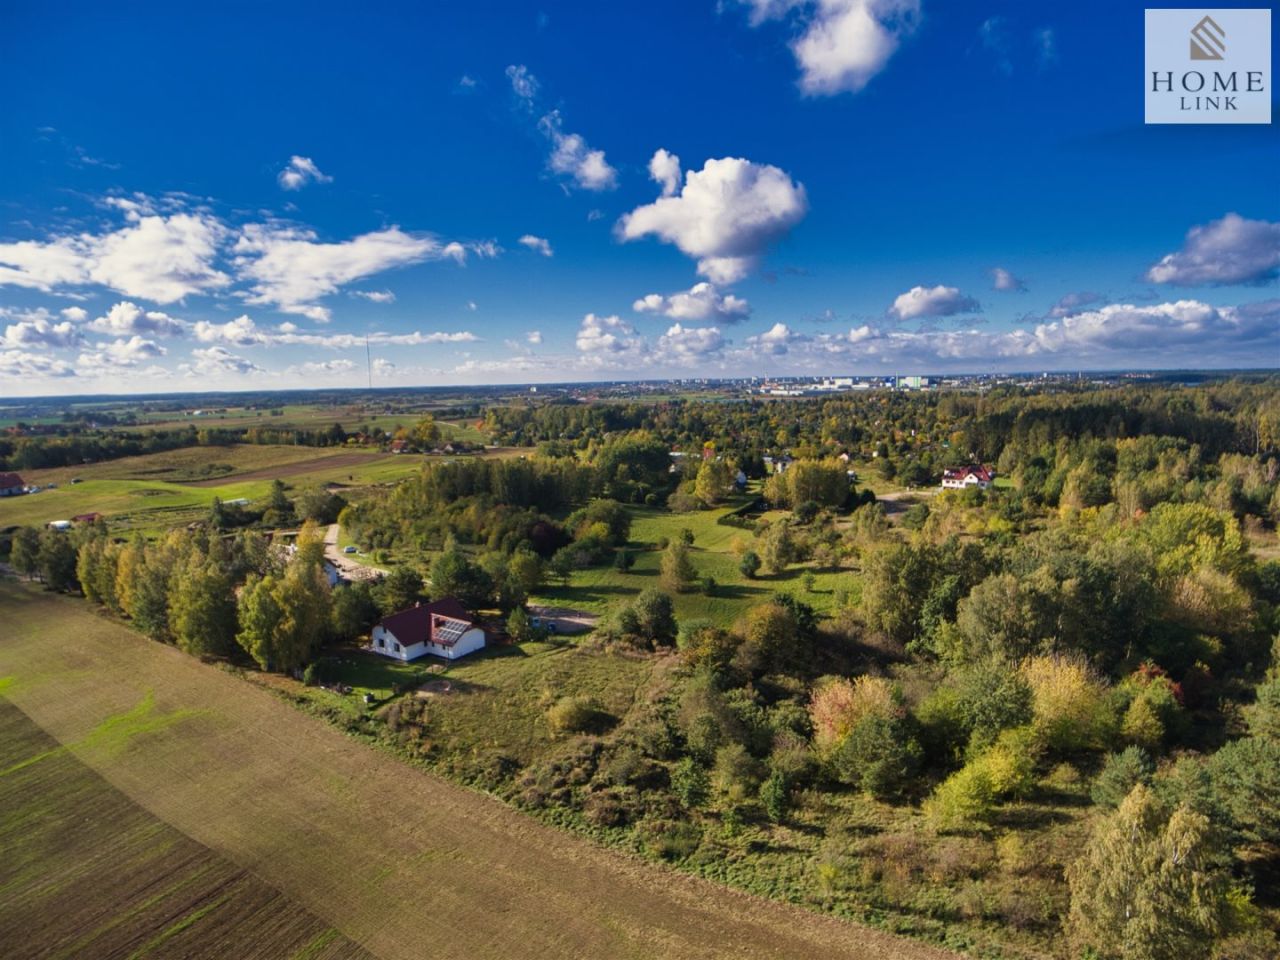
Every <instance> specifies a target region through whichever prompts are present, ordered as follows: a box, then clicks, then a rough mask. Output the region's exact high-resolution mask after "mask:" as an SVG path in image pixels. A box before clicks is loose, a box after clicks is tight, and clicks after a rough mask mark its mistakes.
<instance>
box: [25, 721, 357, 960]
mask: <svg viewBox="0 0 1280 960" xmlns="http://www.w3.org/2000/svg"><path fill="white" fill-rule="evenodd" d="M136 719H140V718H136ZM110 729H112V728H108V730H110ZM0 811H2V812H0V846H3V848H4V850H5V856H4V857H3V858H0V943H2V944H4V945H5V949H4V955H5V956H6V957H7V958H10V960H56V958H76V957H86V956H92V957H95V958H101V960H115V958H121V960H132V958H143V957H183V958H189V960H203V958H208V960H221V958H225V957H235V958H237V960H270V958H276V957H309V958H313V960H363V958H366V957H368V956H369V955H368V954H367V953H366V952H365V951H363V950H362V949H360V948H359V947H357V946H356V945H355V944H353V943H351V941H349V940H347V939H346V938H345V937H343V936H342V935H341V934H339V933H338V932H337V931H336V930H333V929H332V928H331V927H329V926H328V925H327V924H325V923H323V922H321V921H320V920H319V919H318V918H316V917H315V916H313V915H312V914H310V913H308V912H306V911H305V910H301V909H299V908H298V906H297V905H296V904H293V903H291V902H290V901H288V900H287V899H286V898H285V897H283V896H282V895H281V894H280V893H279V891H277V890H274V889H272V888H271V887H270V886H268V885H267V884H265V883H263V882H262V881H261V880H259V879H257V878H256V877H255V876H254V875H253V874H251V873H249V872H248V871H246V870H244V869H243V868H241V867H238V866H236V865H235V864H233V863H231V862H229V861H227V860H225V859H223V858H221V857H219V856H217V855H216V854H214V853H213V852H212V851H210V850H208V849H206V848H205V847H203V846H201V845H200V844H198V843H196V842H195V841H193V840H191V839H190V838H188V837H186V836H183V835H182V834H181V833H179V832H178V831H177V830H175V829H173V828H172V827H170V826H169V825H167V824H165V823H164V822H162V821H160V820H158V819H156V818H155V817H153V816H152V815H151V814H149V813H147V812H146V811H145V810H143V809H142V808H141V807H140V806H138V805H137V804H135V803H133V802H132V801H131V800H129V798H128V797H126V796H125V795H124V794H123V793H121V792H120V791H118V790H116V789H115V788H114V787H112V786H111V785H110V784H108V783H107V782H106V781H105V780H103V779H102V778H101V777H100V776H98V774H96V773H94V772H93V771H92V770H91V769H90V768H89V767H87V766H86V765H85V764H83V763H81V762H80V761H79V760H77V759H76V758H75V756H74V755H73V753H72V752H71V751H70V750H67V749H66V748H64V747H61V746H60V745H59V744H58V742H57V741H56V740H54V739H52V738H51V737H49V735H48V734H46V733H45V732H44V731H42V730H41V729H40V728H39V727H37V726H36V725H35V724H34V723H32V722H31V721H30V720H29V719H28V718H27V717H26V716H25V715H24V714H23V713H22V712H21V711H20V710H18V709H17V708H16V707H14V706H13V705H11V704H9V703H7V702H6V701H4V700H3V699H2V698H0Z"/></svg>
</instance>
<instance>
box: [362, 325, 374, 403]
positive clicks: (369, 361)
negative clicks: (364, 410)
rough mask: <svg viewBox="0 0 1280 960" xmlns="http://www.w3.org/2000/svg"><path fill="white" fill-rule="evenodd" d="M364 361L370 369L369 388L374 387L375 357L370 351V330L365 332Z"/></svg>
mask: <svg viewBox="0 0 1280 960" xmlns="http://www.w3.org/2000/svg"><path fill="white" fill-rule="evenodd" d="M364 363H365V366H366V367H368V369H369V389H370V390H372V389H373V357H372V355H370V353H369V332H368V331H367V330H366V331H365V334H364Z"/></svg>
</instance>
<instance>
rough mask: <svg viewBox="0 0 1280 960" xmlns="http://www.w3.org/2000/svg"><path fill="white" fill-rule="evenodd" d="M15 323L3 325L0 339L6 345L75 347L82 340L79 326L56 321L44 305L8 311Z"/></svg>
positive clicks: (52, 347)
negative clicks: (24, 309)
mask: <svg viewBox="0 0 1280 960" xmlns="http://www.w3.org/2000/svg"><path fill="white" fill-rule="evenodd" d="M0 315H5V316H11V317H13V318H14V319H16V320H17V321H18V322H17V323H12V324H9V325H8V326H7V327H5V330H4V338H3V339H2V340H0V343H2V344H3V345H4V346H6V347H44V348H48V349H57V348H59V347H77V346H79V345H80V344H82V343H83V342H84V336H83V335H82V334H81V332H80V329H79V327H78V326H77V325H76V324H74V323H72V322H71V321H70V320H62V321H57V320H55V319H54V318H53V315H52V314H51V313H49V311H48V310H46V309H45V308H44V307H39V308H37V309H35V310H28V311H19V312H9V311H5V312H4V313H3V314H0Z"/></svg>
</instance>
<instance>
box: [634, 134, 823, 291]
mask: <svg viewBox="0 0 1280 960" xmlns="http://www.w3.org/2000/svg"><path fill="white" fill-rule="evenodd" d="M808 209H809V202H808V198H807V197H806V196H805V191H804V186H803V185H801V184H798V183H795V182H794V181H793V180H792V179H791V177H790V176H788V175H787V174H786V173H784V172H783V171H782V170H780V169H778V168H777V167H775V166H771V165H769V164H762V163H753V162H752V161H750V160H743V159H741V158H737V157H725V158H723V159H720V160H708V161H707V162H706V163H705V164H704V165H703V168H702V169H701V170H697V171H691V172H689V173H688V174H686V176H685V182H684V186H683V188H682V189H681V190H680V192H679V193H676V194H672V195H670V196H662V197H659V198H658V199H657V200H655V201H654V202H653V203H650V204H646V205H644V206H641V207H637V208H636V209H635V210H632V211H631V212H630V213H628V214H626V215H624V216H623V217H622V219H621V220H619V221H618V225H617V228H616V231H617V234H618V237H619V238H620V239H622V240H623V241H627V240H637V239H640V238H641V237H645V236H649V235H653V236H656V237H658V238H659V239H661V240H664V241H666V242H667V243H671V244H674V245H675V246H676V247H677V248H678V249H679V250H680V251H681V252H683V253H684V254H686V255H687V256H690V257H692V258H694V259H695V260H696V261H697V264H698V273H700V274H702V275H703V276H704V277H706V278H707V279H709V280H711V281H712V282H714V283H721V284H727V283H735V282H737V281H738V280H741V279H742V278H743V277H745V276H746V275H747V274H748V273H750V272H751V270H752V269H753V268H754V267H755V266H756V265H757V264H758V263H759V261H760V258H761V257H762V256H763V255H764V253H765V251H766V250H767V249H768V247H769V246H770V244H772V243H774V242H775V241H777V240H779V239H781V238H782V237H784V236H785V235H786V234H787V232H788V231H790V229H791V228H792V227H793V226H795V225H796V224H797V223H799V222H800V220H801V219H803V217H804V215H805V213H806V212H807V211H808Z"/></svg>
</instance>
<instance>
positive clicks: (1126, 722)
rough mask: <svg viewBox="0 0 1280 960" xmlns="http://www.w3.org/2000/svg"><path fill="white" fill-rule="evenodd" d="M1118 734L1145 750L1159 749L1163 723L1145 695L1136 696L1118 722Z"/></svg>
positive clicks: (1162, 736)
mask: <svg viewBox="0 0 1280 960" xmlns="http://www.w3.org/2000/svg"><path fill="white" fill-rule="evenodd" d="M1120 735H1121V736H1122V737H1124V739H1125V740H1127V741H1129V743H1131V744H1134V745H1135V746H1139V747H1142V748H1144V749H1146V750H1159V749H1160V744H1161V743H1162V742H1163V741H1164V723H1163V721H1161V719H1160V715H1159V714H1158V713H1157V712H1156V708H1155V707H1153V706H1152V705H1151V701H1150V700H1148V699H1147V698H1146V697H1136V698H1135V699H1134V700H1133V702H1132V703H1130V704H1129V709H1128V710H1126V711H1125V713H1124V719H1123V720H1122V721H1121V722H1120Z"/></svg>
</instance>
